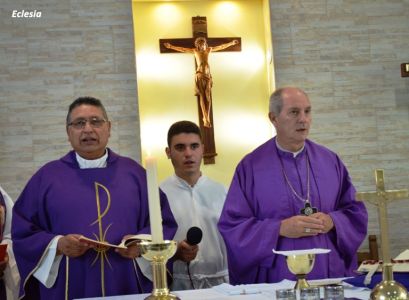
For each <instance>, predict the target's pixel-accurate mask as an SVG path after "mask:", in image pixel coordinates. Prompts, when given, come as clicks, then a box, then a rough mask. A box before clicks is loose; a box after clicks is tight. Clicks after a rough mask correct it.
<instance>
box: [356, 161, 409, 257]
mask: <svg viewBox="0 0 409 300" xmlns="http://www.w3.org/2000/svg"><path fill="white" fill-rule="evenodd" d="M375 183H376V191H375V192H360V193H356V198H357V199H358V200H361V201H363V200H365V201H368V202H369V203H371V204H373V205H375V206H377V207H378V218H379V226H380V232H381V249H382V260H383V263H384V264H385V263H390V262H391V256H390V253H389V232H388V215H387V209H386V206H387V203H388V202H391V201H394V200H398V199H404V198H407V197H408V194H409V192H408V190H407V189H402V190H385V182H384V177H383V170H382V169H376V170H375Z"/></svg>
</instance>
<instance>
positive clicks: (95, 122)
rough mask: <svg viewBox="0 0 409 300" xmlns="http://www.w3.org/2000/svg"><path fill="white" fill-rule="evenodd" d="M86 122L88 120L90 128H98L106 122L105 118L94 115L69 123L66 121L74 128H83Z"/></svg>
mask: <svg viewBox="0 0 409 300" xmlns="http://www.w3.org/2000/svg"><path fill="white" fill-rule="evenodd" d="M87 122H89V125H90V126H91V127H92V128H100V127H102V125H104V123H105V122H107V120H105V119H100V118H96V117H94V118H90V119H78V120H75V121H72V122H71V123H68V126H72V127H74V128H75V129H84V128H85V126H86V125H87Z"/></svg>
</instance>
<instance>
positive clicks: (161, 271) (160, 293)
mask: <svg viewBox="0 0 409 300" xmlns="http://www.w3.org/2000/svg"><path fill="white" fill-rule="evenodd" d="M138 245H139V249H140V251H141V254H142V256H143V257H144V258H145V259H147V260H149V261H150V262H151V266H152V274H153V290H152V293H151V295H149V296H148V297H146V298H145V299H148V300H170V299H178V300H179V298H178V297H177V296H175V295H173V294H171V293H170V292H169V289H168V282H167V280H166V262H167V261H168V259H169V258H171V257H172V256H173V255H174V254H175V252H176V247H177V244H176V242H175V241H163V242H162V243H152V242H148V241H142V242H140V243H139V244H138Z"/></svg>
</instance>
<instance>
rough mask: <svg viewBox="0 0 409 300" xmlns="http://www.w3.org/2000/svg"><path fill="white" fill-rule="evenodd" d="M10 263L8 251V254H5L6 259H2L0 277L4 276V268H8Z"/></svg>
mask: <svg viewBox="0 0 409 300" xmlns="http://www.w3.org/2000/svg"><path fill="white" fill-rule="evenodd" d="M8 263H9V255H8V254H7V252H6V256H4V260H2V261H0V278H2V277H3V275H4V270H6V268H7V265H8Z"/></svg>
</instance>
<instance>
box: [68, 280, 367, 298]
mask: <svg viewBox="0 0 409 300" xmlns="http://www.w3.org/2000/svg"><path fill="white" fill-rule="evenodd" d="M342 279H344V278H339V279H334V278H331V279H324V280H310V281H309V282H310V284H311V285H320V286H323V285H325V284H331V283H341V282H342ZM342 284H343V286H344V295H345V299H362V300H367V299H369V294H370V292H371V290H370V289H367V288H361V287H354V286H352V285H350V284H347V283H342ZM294 285H295V281H290V280H283V281H281V282H279V283H271V284H267V283H261V284H247V285H237V286H233V285H230V284H222V285H219V286H216V287H213V288H210V289H201V290H187V291H174V292H172V293H173V294H174V295H176V296H178V297H179V298H180V299H181V300H199V299H200V300H266V299H270V300H271V299H276V297H275V291H276V290H277V289H288V288H293V287H294ZM323 295H324V293H323V287H322V288H321V298H323ZM147 296H149V294H138V295H126V296H111V297H96V298H81V299H75V300H143V299H145V298H146V297H147Z"/></svg>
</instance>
